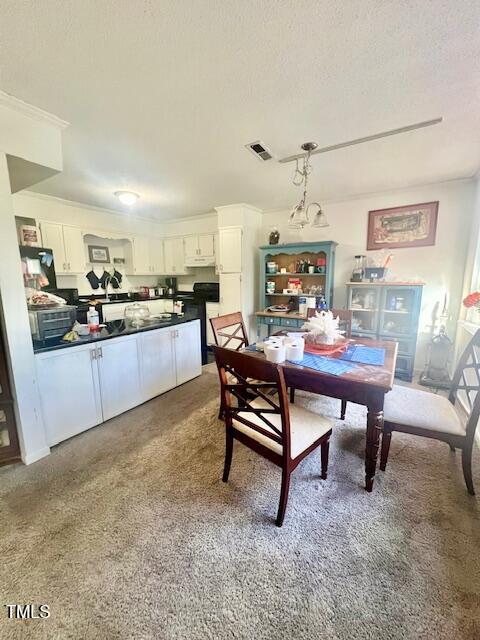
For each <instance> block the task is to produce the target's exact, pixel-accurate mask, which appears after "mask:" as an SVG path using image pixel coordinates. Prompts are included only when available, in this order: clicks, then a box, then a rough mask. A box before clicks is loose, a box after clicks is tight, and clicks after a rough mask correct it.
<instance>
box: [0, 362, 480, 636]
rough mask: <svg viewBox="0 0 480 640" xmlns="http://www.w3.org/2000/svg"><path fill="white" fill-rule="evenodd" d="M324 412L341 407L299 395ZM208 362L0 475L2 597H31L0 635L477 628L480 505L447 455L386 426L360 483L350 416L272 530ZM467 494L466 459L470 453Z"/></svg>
mask: <svg viewBox="0 0 480 640" xmlns="http://www.w3.org/2000/svg"><path fill="white" fill-rule="evenodd" d="M298 402H302V403H304V404H306V405H308V406H309V407H310V408H314V409H315V410H316V411H324V412H326V413H329V414H331V415H334V416H336V415H338V409H339V402H338V401H333V400H328V399H315V398H312V397H308V396H306V395H304V396H302V394H300V393H299V394H298ZM216 414H217V380H216V375H215V371H212V370H211V368H210V370H209V371H207V372H205V373H204V374H203V375H202V377H201V378H200V379H197V380H195V381H192V382H190V383H188V384H187V385H184V386H183V387H181V388H178V389H176V390H174V391H172V392H170V393H168V394H166V395H164V396H163V397H161V398H157V399H155V400H154V401H152V402H149V403H147V404H146V405H143V406H142V407H139V408H137V409H135V410H133V411H131V412H129V413H127V414H124V415H123V416H120V417H119V418H116V419H114V420H111V421H110V422H108V423H107V424H104V425H102V426H100V427H97V428H95V429H92V430H90V431H89V432H87V433H84V434H82V435H80V436H78V437H76V438H73V439H72V440H71V441H69V442H65V443H63V444H61V445H60V446H58V447H57V448H56V449H55V450H54V451H53V453H52V455H51V456H50V457H48V458H46V459H44V460H42V461H40V462H38V463H36V464H34V465H33V466H30V467H24V466H16V467H10V468H4V469H1V470H0V518H1V519H0V558H1V561H2V564H1V566H0V605H4V604H8V603H28V602H31V603H36V604H40V603H46V604H49V605H50V609H51V613H52V615H51V617H50V618H49V619H47V620H32V621H29V622H24V621H15V620H7V619H6V610H5V608H4V607H3V606H2V607H1V609H2V611H0V637H1V638H2V639H7V638H22V639H23V638H35V639H37V638H40V639H43V638H45V639H47V638H48V640H52V639H54V640H63V639H66V638H75V639H82V640H90V639H99V640H109V639H114V638H119V639H122V640H127V639H130V638H132V639H133V638H135V639H147V638H148V639H149V638H159V639H162V640H173V639H175V640H177V639H178V640H180V639H182V640H183V639H185V640H186V639H188V640H200V639H201V640H204V639H205V638H212V639H217V638H222V639H223V638H238V639H244V638H245V639H252V640H263V639H270V638H271V639H273V638H275V639H291V640H297V639H299V640H300V639H301V640H304V639H309V640H310V639H312V640H321V639H329V640H337V639H338V640H357V639H358V640H360V639H361V640H363V639H372V640H373V639H375V640H383V639H385V640H386V639H389V640H400V639H402V640H419V639H428V640H430V639H436V640H443V639H447V638H448V639H449V640H450V639H452V638H455V639H456V640H460V639H468V640H478V638H480V557H479V550H480V516H479V511H480V498H472V497H470V496H468V494H467V492H466V490H465V487H464V483H463V477H462V472H461V461H460V456H459V455H458V454H457V455H454V454H451V453H450V452H449V449H448V446H447V445H445V444H440V443H436V442H433V443H432V442H428V441H426V440H425V441H423V440H421V439H418V438H417V439H413V438H411V437H407V436H401V435H399V434H394V437H393V441H392V449H391V454H390V462H389V468H388V471H387V473H386V474H382V473H381V472H378V473H377V479H376V485H375V487H374V492H373V493H372V494H371V495H369V494H367V493H366V492H365V491H364V490H363V480H364V474H363V452H364V442H365V428H364V424H365V415H364V411H363V409H362V408H360V407H355V406H353V405H349V407H348V411H347V420H346V422H345V423H342V422H340V421H338V422H337V423H336V428H335V430H334V436H333V439H332V446H331V449H330V451H331V458H330V469H329V478H328V480H327V481H321V480H320V479H319V469H320V464H319V454H313V455H311V456H310V457H309V458H307V459H306V460H305V461H304V462H303V463H302V464H301V465H300V467H299V468H298V469H297V472H296V474H295V476H294V479H293V481H292V486H291V493H290V501H289V505H288V508H287V514H286V518H285V524H284V526H283V528H282V529H278V528H277V527H275V526H274V523H273V520H274V517H275V513H276V509H277V503H278V495H279V488H280V476H279V471H278V469H277V468H275V467H273V466H272V465H270V463H268V462H267V461H265V460H263V459H261V458H260V457H259V456H257V455H256V454H253V453H251V452H250V451H248V450H247V449H245V448H243V447H242V446H241V445H240V444H236V448H235V450H234V458H233V464H232V471H231V474H230V482H229V484H228V485H225V484H223V483H222V482H221V470H222V465H223V452H224V435H223V425H222V424H221V423H220V422H218V421H217V419H216ZM474 465H475V468H476V474H475V475H476V481H477V487H478V489H479V490H480V474H479V471H480V455H478V452H477V454H476V456H475V460H474Z"/></svg>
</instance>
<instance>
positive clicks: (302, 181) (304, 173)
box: [288, 142, 329, 229]
mask: <svg viewBox="0 0 480 640" xmlns="http://www.w3.org/2000/svg"><path fill="white" fill-rule="evenodd" d="M317 147H318V145H317V143H316V142H304V143H303V144H302V149H303V150H304V151H305V155H304V156H303V157H302V158H297V160H296V163H297V164H296V167H295V172H294V174H293V180H292V182H293V184H294V185H295V186H296V187H301V186H303V197H302V199H301V200H300V202H299V203H298V204H297V205H296V206H295V207H293V209H292V211H291V213H290V218H289V222H288V228H289V229H303V227H305V226H306V225H307V224H311V226H312V227H317V228H318V227H328V226H329V224H328V220H327V216H326V215H325V213H324V212H323V210H322V207H321V206H320V205H319V204H318V202H311V203H310V204H309V205H306V201H307V183H308V176H309V175H310V173H311V172H312V165H311V164H310V155H311V153H312V151H314V150H315V149H316V148H317ZM300 162H302V166H301V167H300ZM311 207H316V208H317V211H316V213H315V215H314V218H313V220H312V221H311V220H310V217H309V215H308V212H309V210H310V209H311Z"/></svg>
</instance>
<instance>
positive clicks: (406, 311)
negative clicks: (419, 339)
mask: <svg viewBox="0 0 480 640" xmlns="http://www.w3.org/2000/svg"><path fill="white" fill-rule="evenodd" d="M417 307H418V303H417V291H416V290H415V289H413V288H408V287H404V288H403V287H399V286H396V287H393V286H392V287H384V290H383V295H382V304H381V314H380V333H381V334H384V335H391V336H398V337H401V336H408V335H410V334H411V333H412V331H413V332H414V331H415V330H416V327H415V324H416V318H417V315H418V313H417V312H418V309H417Z"/></svg>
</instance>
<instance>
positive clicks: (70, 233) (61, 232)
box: [40, 222, 86, 275]
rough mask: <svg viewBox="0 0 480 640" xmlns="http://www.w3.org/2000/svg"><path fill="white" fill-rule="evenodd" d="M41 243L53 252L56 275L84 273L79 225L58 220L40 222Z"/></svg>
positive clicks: (82, 247) (81, 235) (82, 246)
mask: <svg viewBox="0 0 480 640" xmlns="http://www.w3.org/2000/svg"><path fill="white" fill-rule="evenodd" d="M40 230H41V232H42V245H43V246H44V247H46V248H48V249H51V250H52V252H53V260H54V263H55V272H56V273H57V274H58V275H68V274H71V273H84V272H85V270H86V260H85V243H84V240H83V233H82V230H81V229H80V228H79V227H71V226H69V225H65V224H59V223H58V222H40Z"/></svg>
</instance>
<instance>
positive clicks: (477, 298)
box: [463, 291, 480, 308]
mask: <svg viewBox="0 0 480 640" xmlns="http://www.w3.org/2000/svg"><path fill="white" fill-rule="evenodd" d="M463 306H464V307H467V308H470V307H478V306H480V291H474V292H473V293H469V294H468V296H467V297H466V298H465V299H464V301H463Z"/></svg>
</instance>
